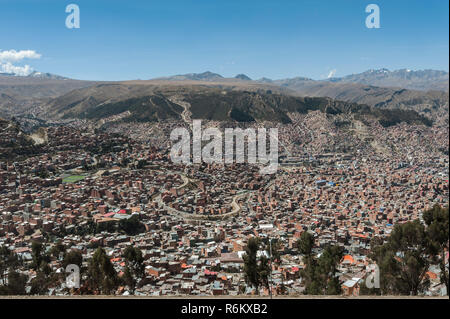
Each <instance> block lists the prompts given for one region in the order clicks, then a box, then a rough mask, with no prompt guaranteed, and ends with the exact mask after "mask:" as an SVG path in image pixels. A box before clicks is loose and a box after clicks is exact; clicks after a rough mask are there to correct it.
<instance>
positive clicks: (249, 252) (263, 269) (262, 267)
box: [243, 237, 270, 294]
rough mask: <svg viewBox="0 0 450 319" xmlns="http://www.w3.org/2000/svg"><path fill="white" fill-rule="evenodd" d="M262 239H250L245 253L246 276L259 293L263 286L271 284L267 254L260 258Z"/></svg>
mask: <svg viewBox="0 0 450 319" xmlns="http://www.w3.org/2000/svg"><path fill="white" fill-rule="evenodd" d="M260 246H261V239H260V238H257V237H252V238H250V239H249V240H248V243H247V246H246V247H245V252H246V254H245V255H244V257H243V258H244V278H245V281H246V283H247V284H248V285H251V286H252V287H254V288H255V289H256V291H257V293H258V294H259V288H260V287H261V286H265V287H268V286H269V280H268V278H269V275H270V266H269V262H268V261H269V260H268V258H267V257H265V256H261V257H259V258H258V250H259V249H260Z"/></svg>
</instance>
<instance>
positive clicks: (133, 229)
mask: <svg viewBox="0 0 450 319" xmlns="http://www.w3.org/2000/svg"><path fill="white" fill-rule="evenodd" d="M119 230H121V231H124V232H125V233H126V234H127V235H136V234H139V233H142V232H143V231H144V230H145V226H144V224H142V223H141V222H140V221H139V216H138V215H133V216H131V217H130V218H128V219H121V220H120V221H119Z"/></svg>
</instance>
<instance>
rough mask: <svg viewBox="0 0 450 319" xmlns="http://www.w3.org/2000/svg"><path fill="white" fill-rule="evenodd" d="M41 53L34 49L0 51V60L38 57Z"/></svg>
mask: <svg viewBox="0 0 450 319" xmlns="http://www.w3.org/2000/svg"><path fill="white" fill-rule="evenodd" d="M40 58H41V55H40V54H39V53H37V52H36V51H34V50H20V51H16V50H7V51H0V62H19V61H22V60H23V59H40Z"/></svg>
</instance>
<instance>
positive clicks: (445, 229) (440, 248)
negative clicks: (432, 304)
mask: <svg viewBox="0 0 450 319" xmlns="http://www.w3.org/2000/svg"><path fill="white" fill-rule="evenodd" d="M423 219H424V221H425V223H426V225H427V229H426V235H427V238H428V243H429V248H430V253H431V254H432V255H433V257H434V259H435V260H434V261H435V262H437V263H439V266H440V268H441V278H440V279H441V283H443V284H445V287H446V288H447V295H448V284H449V272H448V267H446V263H445V252H446V251H448V250H449V222H448V220H449V210H448V207H447V208H442V207H441V206H439V205H435V206H434V207H433V208H432V209H430V210H428V211H426V212H424V213H423ZM436 259H437V260H436Z"/></svg>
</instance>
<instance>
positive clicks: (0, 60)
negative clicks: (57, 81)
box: [0, 50, 41, 76]
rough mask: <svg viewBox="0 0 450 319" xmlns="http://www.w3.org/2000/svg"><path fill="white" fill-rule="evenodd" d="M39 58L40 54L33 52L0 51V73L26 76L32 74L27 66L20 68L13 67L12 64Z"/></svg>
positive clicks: (31, 70) (17, 66) (18, 66)
mask: <svg viewBox="0 0 450 319" xmlns="http://www.w3.org/2000/svg"><path fill="white" fill-rule="evenodd" d="M40 58H41V54H39V53H37V52H36V51H34V50H20V51H16V50H3V51H2V50H0V72H2V73H13V74H16V75H21V76H26V75H28V74H30V73H31V72H33V68H32V67H31V66H29V65H28V64H26V65H23V66H20V65H14V64H13V63H16V62H20V61H22V60H24V59H40Z"/></svg>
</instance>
